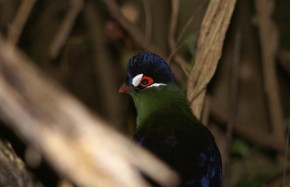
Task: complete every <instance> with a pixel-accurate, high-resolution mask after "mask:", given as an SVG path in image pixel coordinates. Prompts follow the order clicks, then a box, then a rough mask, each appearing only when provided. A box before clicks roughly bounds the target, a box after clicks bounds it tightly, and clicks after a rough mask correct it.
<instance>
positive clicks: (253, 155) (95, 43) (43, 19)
mask: <svg viewBox="0 0 290 187" xmlns="http://www.w3.org/2000/svg"><path fill="white" fill-rule="evenodd" d="M209 2H210V1H209V0H180V1H178V15H177V16H175V17H172V11H173V9H174V7H172V2H171V1H169V0H119V1H111V0H109V1H106V0H104V1H101V0H62V1H51V0H38V1H36V0H0V33H1V37H3V38H4V39H5V40H7V41H9V42H11V43H13V44H14V45H17V46H18V47H19V48H20V49H21V51H23V52H24V53H25V54H26V55H27V56H28V57H29V58H30V59H31V63H32V64H34V65H35V66H37V67H38V68H40V69H41V70H42V72H43V74H45V75H46V76H48V77H50V78H52V79H54V80H55V81H57V82H58V83H59V84H61V85H62V86H63V87H64V88H65V89H67V91H69V92H70V93H71V94H73V95H74V96H75V97H76V98H78V99H79V100H80V101H82V102H83V103H84V104H85V105H86V106H87V107H88V108H89V109H91V111H92V112H94V113H95V114H96V115H98V116H101V117H102V118H103V119H104V120H106V121H107V122H108V123H109V124H110V125H112V127H114V128H116V129H117V130H118V131H120V132H121V133H123V134H125V135H126V136H128V137H130V136H132V134H133V133H134V128H135V117H136V111H135V108H134V104H133V102H132V100H131V99H130V97H129V96H128V95H120V94H118V88H119V86H120V85H121V84H122V82H123V81H124V80H125V71H126V70H125V68H126V64H127V62H128V59H129V58H130V57H132V55H135V54H136V53H138V52H141V51H144V50H150V51H153V52H155V53H157V54H158V55H160V56H162V57H163V58H164V59H166V60H167V62H168V63H169V64H170V66H171V68H172V70H173V72H174V74H175V75H176V78H177V81H178V84H179V85H180V87H181V88H182V89H183V90H184V91H185V92H186V91H187V89H188V87H187V80H188V74H189V73H190V71H191V68H192V67H194V65H195V54H196V46H197V41H198V37H199V34H200V25H201V22H202V19H203V17H204V15H205V12H206V10H207V7H208V4H209ZM265 2H270V3H265ZM114 5H117V6H114ZM175 8H176V7H175ZM289 9H290V1H289V0H276V1H275V0H268V1H263V0H254V1H253V0H237V3H236V6H235V10H234V13H233V16H232V19H231V23H230V26H229V29H228V31H227V34H226V38H225V41H224V46H223V53H222V57H221V59H220V61H219V64H218V66H217V70H216V73H215V75H214V77H213V79H212V80H211V82H210V84H209V85H208V88H207V96H206V100H205V104H204V106H203V112H202V121H203V122H204V124H205V125H206V126H208V127H209V128H210V130H211V131H212V132H213V134H214V136H215V138H216V141H217V143H218V145H219V148H220V150H221V153H222V156H223V159H224V162H225V163H227V164H226V165H225V168H226V170H227V172H225V176H224V178H225V179H224V181H226V182H225V184H226V186H235V187H242V186H248V187H259V186H286V184H289V183H290V179H289V180H288V179H287V174H288V170H289V169H288V168H289V167H288V166H289V164H287V157H288V158H290V156H289V155H288V154H287V152H285V151H284V150H285V142H286V143H287V144H288V141H286V139H288V133H289V129H288V127H289V125H290V89H289V88H290V11H289ZM119 15H123V16H119ZM116 18H117V19H116ZM118 18H119V19H118ZM173 19H175V20H176V25H175V33H174V35H173V37H174V40H175V41H174V42H175V46H174V47H172V45H171V44H170V42H171V39H170V33H169V30H170V29H169V28H170V26H171V23H172V21H173ZM19 20H20V21H19ZM17 21H18V22H17ZM21 23H23V24H21ZM267 24H268V25H271V27H270V28H271V29H273V30H271V29H267ZM265 25H266V26H265ZM176 55H178V56H179V57H180V58H182V62H183V63H180V62H179V61H178V59H176V58H173V57H174V56H175V57H176ZM184 66H186V67H189V68H185V67H184ZM192 89H194V88H192ZM229 125H231V127H232V131H231V130H230V131H229V130H228V129H229V128H227V127H229ZM0 134H1V137H2V138H3V137H4V138H7V139H8V140H9V141H10V142H12V145H13V147H14V148H15V150H16V153H17V154H18V155H19V156H20V157H21V158H23V160H24V161H25V163H26V164H27V165H28V168H29V170H30V171H31V173H32V174H33V175H35V179H36V180H37V181H39V185H40V186H46V187H49V186H62V183H60V182H59V181H60V179H59V178H61V177H59V176H58V175H57V174H56V173H55V172H54V171H53V170H52V169H51V168H50V167H49V166H48V165H47V164H46V163H45V161H40V162H36V163H33V162H32V163H31V161H29V155H31V154H32V155H33V150H30V149H29V148H27V147H26V146H25V145H24V144H23V143H22V142H21V140H19V139H18V138H17V136H16V135H15V134H14V133H13V132H10V131H9V130H8V129H5V127H4V126H3V125H2V126H1V133H0ZM227 147H229V149H227Z"/></svg>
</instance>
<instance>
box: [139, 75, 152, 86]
mask: <svg viewBox="0 0 290 187" xmlns="http://www.w3.org/2000/svg"><path fill="white" fill-rule="evenodd" d="M153 82H154V80H153V79H152V78H151V77H148V76H145V75H144V76H143V77H142V79H141V81H140V84H139V85H140V86H142V87H144V88H145V87H147V86H150V85H151V84H152V83H153Z"/></svg>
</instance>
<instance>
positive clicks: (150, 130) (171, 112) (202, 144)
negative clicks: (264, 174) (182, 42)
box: [119, 52, 222, 187]
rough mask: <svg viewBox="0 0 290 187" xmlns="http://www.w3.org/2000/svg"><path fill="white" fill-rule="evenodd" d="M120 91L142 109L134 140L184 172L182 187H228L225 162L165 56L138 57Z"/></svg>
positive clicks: (130, 66) (176, 169) (155, 185)
mask: <svg viewBox="0 0 290 187" xmlns="http://www.w3.org/2000/svg"><path fill="white" fill-rule="evenodd" d="M119 93H128V94H129V95H131V96H132V98H133V101H134V104H135V107H136V111H137V118H136V132H135V135H134V136H133V140H134V141H135V142H136V143H137V144H138V145H140V146H142V147H144V148H145V149H147V150H149V151H150V152H152V153H153V154H154V155H155V156H157V158H159V159H160V160H162V161H164V162H165V163H166V164H168V165H169V166H170V167H171V168H172V169H173V170H175V171H176V172H177V173H178V174H179V176H180V178H181V182H180V185H179V187H221V186H222V161H221V156H220V152H219V149H218V146H217V144H216V142H215V139H214V137H213V135H212V134H211V132H210V131H209V130H208V129H207V127H206V126H204V125H203V124H202V123H201V122H200V121H199V120H198V119H197V118H196V117H195V116H194V115H193V113H192V111H191V108H190V104H189V102H188V100H187V98H186V95H185V93H184V92H183V91H182V90H181V88H180V87H179V86H178V85H177V83H176V79H175V76H174V74H173V73H172V71H171V70H170V68H169V66H168V64H167V63H166V62H165V61H164V60H163V59H162V58H161V57H160V56H158V55H156V54H154V53H151V52H141V53H139V54H137V55H135V56H133V57H132V58H131V59H130V60H129V62H128V65H127V70H126V81H125V83H124V84H122V86H121V87H120V88H119ZM148 180H149V182H151V184H152V186H154V187H159V184H157V183H155V182H154V181H152V180H150V179H148Z"/></svg>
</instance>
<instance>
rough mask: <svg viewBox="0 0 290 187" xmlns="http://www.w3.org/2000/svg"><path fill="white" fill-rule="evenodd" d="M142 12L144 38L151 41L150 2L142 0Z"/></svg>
mask: <svg viewBox="0 0 290 187" xmlns="http://www.w3.org/2000/svg"><path fill="white" fill-rule="evenodd" d="M143 5H144V11H145V38H146V39H147V40H148V41H151V37H152V11H151V5H150V0H143Z"/></svg>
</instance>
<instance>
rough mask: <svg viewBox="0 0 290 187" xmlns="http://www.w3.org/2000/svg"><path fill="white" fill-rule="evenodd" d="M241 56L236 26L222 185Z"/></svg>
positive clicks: (232, 121) (226, 171)
mask: <svg viewBox="0 0 290 187" xmlns="http://www.w3.org/2000/svg"><path fill="white" fill-rule="evenodd" d="M240 56H241V31H240V29H239V28H238V30H237V33H236V37H235V46H234V54H233V63H232V68H231V69H232V72H231V82H230V98H229V111H228V114H229V115H228V126H227V131H226V147H225V156H224V160H223V162H224V176H225V177H224V179H226V180H224V187H228V186H229V180H228V179H229V178H230V172H229V162H230V152H231V150H230V149H231V145H232V135H233V129H234V125H235V122H236V116H237V103H238V82H239V65H240Z"/></svg>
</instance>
